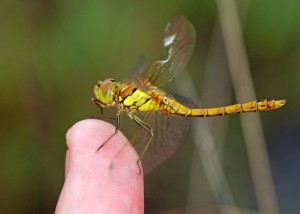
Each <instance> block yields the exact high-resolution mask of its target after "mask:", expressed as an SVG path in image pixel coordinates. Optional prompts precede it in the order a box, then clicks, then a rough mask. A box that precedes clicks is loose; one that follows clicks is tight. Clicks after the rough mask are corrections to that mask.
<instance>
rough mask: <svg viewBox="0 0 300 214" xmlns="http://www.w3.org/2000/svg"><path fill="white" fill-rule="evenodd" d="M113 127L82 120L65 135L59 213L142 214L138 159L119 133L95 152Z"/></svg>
mask: <svg viewBox="0 0 300 214" xmlns="http://www.w3.org/2000/svg"><path fill="white" fill-rule="evenodd" d="M114 130H115V127H114V126H113V125H111V124H109V123H107V122H104V121H101V120H95V119H88V120H83V121H80V122H78V123H76V124H75V125H73V127H71V128H70V129H69V131H68V132H67V147H68V151H67V153H66V165H65V167H66V168H65V183H64V186H63V188H62V191H61V194H60V197H59V200H58V202H57V206H56V211H55V213H56V214H60V213H143V212H144V183H143V173H142V172H141V173H140V170H142V166H141V165H139V166H140V169H139V167H138V165H137V160H138V155H137V153H136V152H135V150H134V149H133V147H132V146H131V144H130V143H129V141H128V140H127V139H126V137H125V136H124V135H123V134H122V133H121V132H118V133H117V134H116V136H114V137H113V138H112V139H111V140H110V141H109V142H107V143H106V144H105V145H104V146H103V147H102V148H101V149H100V150H99V151H98V152H96V150H97V148H98V147H99V146H100V145H102V144H103V142H104V141H105V140H106V139H107V138H108V137H109V136H110V135H111V134H112V133H113V132H114Z"/></svg>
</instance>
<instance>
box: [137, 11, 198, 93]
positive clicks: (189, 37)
mask: <svg viewBox="0 0 300 214" xmlns="http://www.w3.org/2000/svg"><path fill="white" fill-rule="evenodd" d="M195 37H196V33H195V29H194V27H193V25H192V24H191V23H190V22H189V20H188V19H187V18H185V17H183V16H180V17H177V18H176V19H175V20H174V21H172V22H171V23H168V24H167V25H166V27H165V31H164V48H165V52H166V57H167V59H165V60H159V61H156V62H154V63H153V64H152V65H151V67H150V69H149V71H148V72H147V73H143V74H140V75H138V77H137V79H136V80H137V82H138V83H141V82H142V84H144V85H149V83H150V85H153V86H157V87H159V86H162V85H164V84H166V83H168V82H170V81H172V80H173V79H174V78H175V77H176V76H177V75H178V74H180V73H181V72H182V71H184V69H185V68H186V66H187V64H188V63H189V61H190V58H191V56H192V53H193V51H194V47H195Z"/></svg>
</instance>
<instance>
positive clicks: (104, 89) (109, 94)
mask: <svg viewBox="0 0 300 214" xmlns="http://www.w3.org/2000/svg"><path fill="white" fill-rule="evenodd" d="M117 91H118V83H117V82H116V80H114V79H106V80H104V81H98V83H97V84H96V85H95V86H94V95H95V99H93V100H94V101H95V102H96V104H97V105H99V106H100V107H108V106H114V105H116V100H117V99H116V98H115V97H116V96H117Z"/></svg>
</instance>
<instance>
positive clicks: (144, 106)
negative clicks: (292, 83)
mask: <svg viewBox="0 0 300 214" xmlns="http://www.w3.org/2000/svg"><path fill="white" fill-rule="evenodd" d="M195 38H196V33H195V29H194V27H193V25H192V24H191V23H190V21H189V20H188V19H187V18H186V17H184V16H180V17H177V18H176V19H174V20H173V21H172V22H170V23H168V24H167V25H166V27H165V30H164V39H163V45H164V50H165V52H166V59H164V60H158V61H155V62H154V63H153V64H152V65H151V66H150V69H149V70H144V69H138V71H137V72H136V74H135V76H134V78H133V81H129V82H118V81H116V80H115V79H112V78H108V79H105V80H103V81H98V82H97V84H96V85H95V86H94V88H93V92H94V98H92V100H93V101H94V102H95V103H96V104H97V106H99V107H100V108H101V112H102V109H103V108H107V107H116V108H117V114H116V129H115V132H114V133H112V135H111V136H110V137H109V138H108V139H107V140H106V141H105V142H104V143H103V144H102V146H103V145H105V144H106V143H107V142H109V141H110V139H112V138H113V137H114V136H115V135H116V134H117V132H118V131H119V129H120V116H121V113H126V114H127V115H128V116H129V118H130V119H131V120H133V121H134V122H135V123H136V124H138V126H139V128H138V130H137V131H136V133H135V134H134V135H133V136H132V140H130V141H131V143H133V144H134V146H135V148H136V149H137V150H138V152H139V160H142V163H143V169H144V174H146V173H148V172H149V171H151V170H152V169H153V168H154V167H156V166H157V165H158V164H160V163H162V162H163V161H164V160H166V159H168V158H169V157H170V156H171V155H172V154H173V153H174V152H175V151H176V149H177V148H178V146H179V145H180V142H181V139H182V137H183V136H184V134H185V133H186V131H187V127H188V118H191V117H210V116H223V115H232V114H240V113H247V112H258V111H268V110H274V109H278V108H280V107H282V106H283V105H285V103H286V100H267V99H264V100H262V101H251V102H246V103H241V104H234V105H229V106H224V107H215V108H199V107H197V105H195V104H194V103H193V102H192V101H191V100H190V99H188V98H185V97H182V96H178V95H175V94H172V93H168V92H166V91H164V90H162V89H161V88H160V87H161V86H163V85H165V84H167V83H169V82H171V81H172V80H174V79H175V78H176V77H177V76H178V75H179V74H180V73H182V72H183V71H184V70H185V69H186V66H187V64H188V63H189V61H190V59H191V56H192V53H193V51H194V48H195V40H196V39H195ZM102 146H100V147H99V148H98V150H99V149H101V148H102ZM98 150H97V151H98ZM139 160H138V161H139Z"/></svg>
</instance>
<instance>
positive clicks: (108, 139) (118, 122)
mask: <svg viewBox="0 0 300 214" xmlns="http://www.w3.org/2000/svg"><path fill="white" fill-rule="evenodd" d="M120 114H121V111H118V113H117V117H116V118H115V120H116V129H115V131H114V133H113V134H112V135H111V136H109V138H107V139H106V140H105V141H104V142H103V144H102V145H101V146H99V147H98V149H97V152H98V151H99V149H101V148H102V147H103V146H104V145H105V144H106V143H107V142H108V141H110V140H111V139H112V138H113V137H114V136H115V135H116V134H117V133H118V131H119V126H120Z"/></svg>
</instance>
